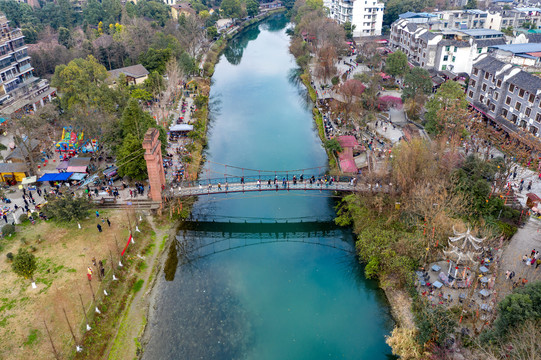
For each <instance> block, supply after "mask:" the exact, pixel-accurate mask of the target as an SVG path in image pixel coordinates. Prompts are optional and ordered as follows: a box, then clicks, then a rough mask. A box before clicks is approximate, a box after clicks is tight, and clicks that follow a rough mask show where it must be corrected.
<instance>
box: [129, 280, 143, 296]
mask: <svg viewBox="0 0 541 360" xmlns="http://www.w3.org/2000/svg"><path fill="white" fill-rule="evenodd" d="M144 282H145V281H144V280H143V279H139V280H137V281H136V282H135V284H133V287H132V288H131V289H132V291H133V292H134V293H136V292H138V291H139V290H141V288H142V287H143V283H144Z"/></svg>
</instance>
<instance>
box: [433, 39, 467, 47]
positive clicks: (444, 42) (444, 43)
mask: <svg viewBox="0 0 541 360" xmlns="http://www.w3.org/2000/svg"><path fill="white" fill-rule="evenodd" d="M439 45H442V46H456V47H459V48H463V47H470V43H469V42H467V41H460V40H450V39H446V40H442V41H441V42H440V43H439Z"/></svg>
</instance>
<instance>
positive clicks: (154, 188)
mask: <svg viewBox="0 0 541 360" xmlns="http://www.w3.org/2000/svg"><path fill="white" fill-rule="evenodd" d="M159 135H160V132H159V131H158V129H155V128H150V129H148V130H147V132H146V134H145V138H144V139H143V149H145V150H146V151H145V160H146V162H147V171H148V182H149V184H150V197H151V198H152V200H153V201H159V202H162V187H163V186H165V172H164V171H163V160H162V143H161V141H160V140H158V136H159Z"/></svg>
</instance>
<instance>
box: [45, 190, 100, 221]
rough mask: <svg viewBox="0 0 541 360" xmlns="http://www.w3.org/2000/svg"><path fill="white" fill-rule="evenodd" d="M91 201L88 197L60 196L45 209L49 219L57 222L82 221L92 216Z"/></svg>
mask: <svg viewBox="0 0 541 360" xmlns="http://www.w3.org/2000/svg"><path fill="white" fill-rule="evenodd" d="M90 207H91V205H90V201H88V199H87V198H86V197H83V196H81V197H74V196H67V195H66V196H59V197H57V198H56V199H53V200H52V201H49V202H48V203H47V205H46V206H45V208H44V212H45V214H46V215H47V217H49V218H51V219H53V218H54V219H55V221H62V222H69V221H73V220H82V219H84V218H86V217H87V216H88V215H89V214H90Z"/></svg>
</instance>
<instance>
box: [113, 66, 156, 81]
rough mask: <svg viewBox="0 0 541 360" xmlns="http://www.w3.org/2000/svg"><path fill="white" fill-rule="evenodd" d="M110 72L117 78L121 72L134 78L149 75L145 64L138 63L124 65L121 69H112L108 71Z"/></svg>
mask: <svg viewBox="0 0 541 360" xmlns="http://www.w3.org/2000/svg"><path fill="white" fill-rule="evenodd" d="M108 73H109V74H110V75H111V77H112V78H113V79H116V78H117V77H119V76H120V74H125V75H129V76H132V77H134V78H140V77H143V76H146V75H148V70H147V69H145V67H144V66H143V65H141V64H137V65H132V66H127V67H123V68H120V69H114V70H110V71H108Z"/></svg>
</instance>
